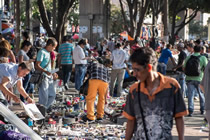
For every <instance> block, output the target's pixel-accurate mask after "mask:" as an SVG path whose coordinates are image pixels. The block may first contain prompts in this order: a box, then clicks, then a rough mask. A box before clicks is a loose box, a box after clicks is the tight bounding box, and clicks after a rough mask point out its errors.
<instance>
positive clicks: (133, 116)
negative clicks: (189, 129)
mask: <svg viewBox="0 0 210 140" xmlns="http://www.w3.org/2000/svg"><path fill="white" fill-rule="evenodd" d="M159 76H160V85H159V87H158V88H157V89H156V91H155V92H154V93H153V94H152V95H149V93H148V90H147V89H146V88H145V83H140V94H138V83H135V84H133V85H132V86H131V88H130V93H129V95H128V96H127V100H126V106H125V109H124V112H123V115H124V116H125V117H126V118H127V119H129V120H136V128H135V132H134V135H133V138H132V139H133V140H144V139H145V131H144V127H143V123H142V117H141V112H140V106H139V99H138V97H139V95H140V102H141V106H142V110H143V115H144V119H145V124H146V130H147V134H148V137H149V139H151V140H171V139H172V135H171V130H172V127H173V117H182V116H185V115H187V110H186V106H185V102H184V99H183V97H182V94H181V91H180V86H179V84H178V82H177V81H176V80H175V79H173V78H169V77H166V76H163V75H161V74H159Z"/></svg>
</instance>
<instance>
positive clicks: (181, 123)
mask: <svg viewBox="0 0 210 140" xmlns="http://www.w3.org/2000/svg"><path fill="white" fill-rule="evenodd" d="M175 121H176V129H177V132H178V135H179V140H184V119H183V117H178V118H175Z"/></svg>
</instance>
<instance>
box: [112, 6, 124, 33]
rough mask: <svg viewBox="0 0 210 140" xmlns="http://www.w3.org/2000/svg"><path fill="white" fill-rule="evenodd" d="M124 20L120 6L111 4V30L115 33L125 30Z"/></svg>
mask: <svg viewBox="0 0 210 140" xmlns="http://www.w3.org/2000/svg"><path fill="white" fill-rule="evenodd" d="M123 23H124V20H123V17H122V14H121V9H120V7H117V6H115V5H111V16H110V31H111V33H113V34H114V35H119V33H121V32H123V31H124V27H123V25H124V24H123Z"/></svg>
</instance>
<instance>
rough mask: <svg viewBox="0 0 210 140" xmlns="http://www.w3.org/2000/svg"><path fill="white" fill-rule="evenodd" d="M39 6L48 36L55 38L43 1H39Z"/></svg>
mask: <svg viewBox="0 0 210 140" xmlns="http://www.w3.org/2000/svg"><path fill="white" fill-rule="evenodd" d="M37 4H38V7H39V12H40V16H41V19H42V26H43V27H44V28H45V29H46V31H47V34H48V36H50V37H55V34H54V32H53V31H52V30H51V28H50V23H49V20H48V17H47V11H46V8H45V5H44V2H43V0H37Z"/></svg>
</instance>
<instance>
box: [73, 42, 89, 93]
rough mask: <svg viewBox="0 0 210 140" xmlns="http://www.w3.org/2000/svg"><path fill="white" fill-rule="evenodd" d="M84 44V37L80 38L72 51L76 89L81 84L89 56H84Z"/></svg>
mask: <svg viewBox="0 0 210 140" xmlns="http://www.w3.org/2000/svg"><path fill="white" fill-rule="evenodd" d="M85 45H86V41H85V40H84V39H81V40H80V41H79V42H78V45H77V46H76V47H75V48H74V51H73V59H74V63H75V89H76V90H78V91H79V90H80V87H81V86H82V84H83V80H84V77H85V74H86V70H87V59H89V57H85V53H84V50H83V49H84V47H85Z"/></svg>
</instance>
